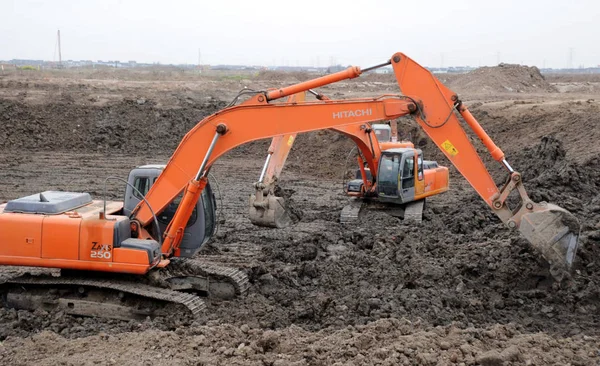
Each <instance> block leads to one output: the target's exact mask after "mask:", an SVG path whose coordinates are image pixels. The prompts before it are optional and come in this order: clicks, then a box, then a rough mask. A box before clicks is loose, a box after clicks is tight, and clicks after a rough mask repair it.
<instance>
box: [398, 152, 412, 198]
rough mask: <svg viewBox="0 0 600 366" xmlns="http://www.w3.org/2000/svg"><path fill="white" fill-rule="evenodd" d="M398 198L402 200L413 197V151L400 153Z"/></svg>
mask: <svg viewBox="0 0 600 366" xmlns="http://www.w3.org/2000/svg"><path fill="white" fill-rule="evenodd" d="M400 169H401V174H402V175H401V179H400V182H399V183H400V187H399V189H400V198H401V200H402V202H410V201H413V200H414V199H415V153H414V152H413V151H409V152H405V153H404V154H402V165H401V167H400Z"/></svg>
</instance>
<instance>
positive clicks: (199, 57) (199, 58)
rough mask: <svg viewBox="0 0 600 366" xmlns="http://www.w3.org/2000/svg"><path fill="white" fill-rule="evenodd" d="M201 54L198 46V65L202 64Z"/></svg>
mask: <svg viewBox="0 0 600 366" xmlns="http://www.w3.org/2000/svg"><path fill="white" fill-rule="evenodd" d="M201 60H202V54H201V53H200V49H199V48H198V66H200V65H202V62H201Z"/></svg>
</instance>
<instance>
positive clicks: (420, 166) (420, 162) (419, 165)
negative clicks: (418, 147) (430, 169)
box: [417, 155, 423, 180]
mask: <svg viewBox="0 0 600 366" xmlns="http://www.w3.org/2000/svg"><path fill="white" fill-rule="evenodd" d="M417 169H418V170H419V171H418V173H417V174H418V177H417V178H419V180H423V157H422V156H421V155H419V157H418V158H417Z"/></svg>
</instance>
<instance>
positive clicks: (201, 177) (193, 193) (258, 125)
mask: <svg viewBox="0 0 600 366" xmlns="http://www.w3.org/2000/svg"><path fill="white" fill-rule="evenodd" d="M389 64H391V65H392V67H393V69H394V73H395V76H396V79H397V81H398V86H399V88H400V90H401V91H402V93H403V95H401V96H395V97H390V96H385V97H381V98H363V99H350V100H339V101H332V100H326V101H316V102H305V103H295V102H288V103H285V102H284V103H270V101H273V100H275V99H278V98H283V97H287V96H290V95H292V94H296V93H299V92H302V91H307V90H310V89H313V88H316V87H319V86H323V85H327V84H330V83H333V82H337V81H340V80H344V79H350V78H355V77H358V76H359V75H360V74H361V70H360V69H359V68H358V67H350V68H348V69H346V70H344V71H341V72H338V73H335V74H331V75H327V76H324V77H320V78H316V79H313V80H309V81H306V82H303V83H299V84H296V85H292V86H289V87H286V88H281V89H276V90H270V91H267V92H261V93H258V94H256V95H255V96H254V97H252V98H251V99H249V100H247V101H246V102H244V103H243V104H241V105H239V106H235V107H230V108H227V109H224V110H222V111H220V112H217V113H215V114H213V115H211V116H209V117H207V118H205V119H204V120H202V121H201V122H199V123H198V124H197V125H196V126H195V127H194V128H193V129H192V130H191V131H190V132H188V134H187V135H186V136H185V137H184V138H183V140H182V142H181V143H180V145H179V147H178V148H177V150H176V151H175V153H174V154H173V156H172V157H171V159H170V161H169V163H168V164H167V166H166V168H165V170H164V171H163V173H162V174H161V175H160V176H159V178H158V180H157V181H156V183H155V184H154V185H153V186H152V188H151V190H150V191H149V192H148V194H147V196H146V200H147V202H148V203H149V204H150V206H151V207H152V208H153V209H154V210H155V212H161V211H162V210H163V209H164V208H165V207H166V206H167V205H168V204H169V203H170V202H171V201H172V200H173V199H174V198H175V197H176V196H177V195H178V194H180V193H181V192H182V191H184V195H183V198H182V200H181V203H180V204H179V206H178V209H177V211H176V213H175V215H174V217H173V219H172V221H171V223H170V225H169V226H168V228H167V230H166V232H165V234H164V241H163V247H162V251H163V253H164V254H165V255H167V256H168V255H172V253H173V251H175V250H176V249H177V248H178V245H179V242H180V240H181V237H182V235H183V231H184V229H185V225H186V223H187V220H188V219H189V217H190V215H191V212H192V210H193V206H194V205H195V202H196V201H197V199H198V197H199V196H200V194H201V192H202V189H203V187H204V186H205V185H206V181H207V178H206V175H207V172H208V170H209V169H210V167H211V165H212V164H213V163H214V161H215V160H216V159H218V158H219V157H220V156H222V155H223V154H225V153H226V152H227V151H229V150H231V149H233V148H235V147H237V146H239V145H242V144H244V143H247V142H250V141H254V140H258V139H263V138H269V137H274V136H279V135H292V134H297V133H303V132H308V131H316V130H322V129H328V128H339V129H343V128H360V126H361V123H369V122H378V121H382V120H389V119H394V118H397V117H400V116H403V115H406V114H411V113H412V114H413V115H414V116H415V119H416V120H417V122H418V123H419V125H420V126H421V127H422V128H423V129H424V130H425V132H426V133H427V134H428V135H429V136H430V137H431V139H432V140H433V141H434V143H435V144H436V145H437V146H438V147H440V149H441V150H442V151H443V152H444V154H445V155H446V156H447V157H448V159H449V160H450V161H451V162H452V163H453V164H454V165H455V166H456V167H457V169H458V171H459V172H460V173H461V174H462V175H463V176H464V177H465V178H466V179H467V181H468V182H469V183H470V184H471V185H472V186H473V188H474V189H475V190H476V191H477V193H478V194H479V195H480V196H481V197H482V199H483V200H484V201H485V202H486V203H487V204H488V205H489V206H490V207H491V208H492V210H494V212H495V213H496V214H497V215H498V217H500V219H501V220H502V221H503V222H504V223H506V224H507V225H508V226H509V227H513V228H518V229H519V230H520V231H521V233H522V234H523V235H524V236H525V237H526V238H527V239H528V240H529V241H530V243H531V244H532V245H533V246H534V247H535V248H536V249H538V250H539V251H540V252H541V253H542V255H543V256H544V257H545V258H546V259H547V260H548V262H549V263H550V265H551V272H552V274H553V275H554V276H555V277H562V275H563V274H565V273H568V270H569V269H570V267H571V264H572V262H573V259H574V256H575V252H576V250H577V238H578V234H579V224H578V222H577V220H576V219H575V218H574V217H573V215H571V214H570V213H569V212H567V211H565V210H563V209H561V208H560V207H558V206H555V205H551V204H545V203H540V204H538V203H535V202H533V201H531V200H530V199H529V198H528V196H527V193H526V192H525V189H524V188H523V185H522V182H521V179H520V178H521V176H520V174H519V173H517V172H515V171H513V169H512V168H511V167H510V165H508V163H507V162H506V160H505V158H504V154H503V153H502V151H501V150H500V149H499V148H497V147H496V145H495V144H494V143H493V142H492V140H491V139H490V138H489V136H488V135H487V134H486V133H485V131H484V130H483V128H481V126H480V125H479V124H478V123H477V121H476V120H475V118H473V116H472V115H471V114H470V113H469V111H468V110H467V108H466V107H465V106H464V105H463V104H462V103H461V102H460V100H459V99H458V96H457V95H456V94H455V93H454V92H452V91H451V90H450V89H448V88H447V87H445V86H444V85H443V84H441V82H440V81H439V80H437V79H436V78H435V77H434V76H433V75H432V74H431V73H430V72H429V71H428V70H426V69H425V68H423V67H422V66H420V65H419V64H417V63H416V62H414V61H413V60H411V59H410V58H408V57H407V56H405V55H404V54H402V53H396V54H394V55H393V56H392V58H391V59H390V60H389V61H388V62H386V63H384V64H381V65H377V66H375V67H381V66H386V65H389ZM375 67H373V68H375ZM370 69H372V68H369V69H365V71H366V70H370ZM455 110H458V112H459V113H460V114H461V115H462V116H463V118H464V119H465V121H466V122H467V124H468V125H469V126H470V127H471V129H472V130H473V131H474V132H475V134H476V135H477V136H478V137H479V138H480V139H481V140H482V142H483V143H484V145H485V146H486V147H487V148H488V149H489V150H490V153H491V155H492V157H493V158H494V159H496V160H498V161H500V162H502V164H503V165H504V166H505V167H506V169H507V170H508V173H509V176H510V179H509V180H508V181H507V184H505V185H504V186H503V187H502V188H498V187H497V186H496V184H495V183H494V181H493V179H492V177H491V176H490V174H489V172H488V170H487V168H486V166H485V164H484V163H483V161H482V159H481V158H480V156H479V154H478V153H477V151H476V150H475V147H474V146H473V145H472V144H471V142H470V139H469V137H468V136H467V134H466V132H465V130H464V129H463V128H462V126H461V125H460V123H459V120H458V118H457V116H456V115H455ZM350 126H355V127H350ZM349 136H350V137H352V136H360V134H357V133H352V134H350V135H349ZM358 140H359V141H358V143H359V148H361V145H360V144H361V143H364V147H365V148H370V146H368V144H367V143H366V140H364V139H360V138H359V139H358ZM355 142H356V140H355ZM367 155H370V154H367ZM373 155H374V154H373ZM374 156H378V155H374ZM368 163H369V165H372V164H371V163H370V162H368ZM373 165H375V164H374V163H373ZM513 191H517V192H518V194H519V196H520V198H521V202H520V204H519V205H518V206H517V207H515V208H513V209H510V208H509V207H508V204H507V198H508V195H509V194H510V193H511V192H513ZM134 218H135V219H137V220H138V221H139V223H140V224H141V225H142V226H143V227H147V226H148V225H149V224H150V222H151V220H152V213H151V210H150V208H149V207H148V205H147V204H146V202H145V201H143V202H141V203H140V204H139V205H138V207H137V208H136V210H135V211H134Z"/></svg>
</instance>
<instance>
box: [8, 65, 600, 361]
mask: <svg viewBox="0 0 600 366" xmlns="http://www.w3.org/2000/svg"><path fill="white" fill-rule="evenodd" d="M502 67H503V68H506V67H509V66H502ZM510 68H511V69H512V68H516V69H519V67H515V66H510ZM496 69H499V68H496ZM521 69H522V70H517V71H515V72H514V74H515V75H516V77H519V78H521V79H522V80H521V81H522V82H523V83H525V82H526V83H529V87H528V88H526V89H523V90H524V92H523V93H518V94H515V93H512V92H510V91H509V90H506V93H504V91H503V92H497V93H494V94H490V93H488V92H487V90H484V89H485V88H483V87H482V85H481V84H479V85H473V84H472V81H469V80H470V79H471V78H472V77H473V75H476V74H477V73H475V74H473V75H471V76H468V75H460V76H453V77H452V80H449V81H448V83H449V84H450V85H451V86H452V84H455V83H456V85H459V84H460V85H463V86H464V88H463V89H464V90H461V94H460V95H461V97H462V99H463V100H465V103H467V104H468V105H470V106H471V109H472V111H473V113H474V114H475V116H476V117H477V118H478V119H479V121H480V123H481V124H482V125H483V127H484V128H485V129H486V130H487V131H488V133H489V134H490V136H491V137H492V138H494V139H495V141H496V142H497V144H498V145H499V146H500V147H502V148H503V149H504V151H505V153H506V156H507V159H508V161H509V162H510V163H511V164H512V166H513V167H514V168H515V169H517V170H518V171H520V172H522V174H523V178H524V182H525V186H526V188H527V189H528V191H529V193H530V196H531V197H532V198H533V199H534V200H546V201H549V202H553V203H556V204H558V205H560V206H562V207H564V208H566V209H567V210H570V211H571V212H572V213H574V214H575V215H576V216H577V218H578V219H579V220H580V222H581V224H582V231H581V237H580V243H581V244H580V250H579V255H578V258H577V263H576V266H575V267H576V268H575V269H574V271H573V276H572V278H571V279H570V280H567V281H565V282H563V283H557V282H555V281H554V280H553V279H552V277H551V276H550V275H549V273H548V268H547V267H548V266H547V264H545V262H544V261H543V260H542V259H540V257H539V256H538V255H537V253H536V252H534V251H533V250H532V249H531V248H530V247H529V245H528V243H527V242H526V241H525V240H524V239H523V238H522V237H520V236H519V234H518V233H517V232H515V231H510V230H509V229H507V228H506V227H504V225H502V224H501V222H500V221H499V220H498V219H497V218H496V217H495V216H494V214H493V213H492V212H491V211H490V210H489V209H488V207H487V206H486V205H485V204H484V203H483V201H482V200H481V199H480V198H479V197H478V196H477V194H476V193H475V191H474V190H473V189H472V188H471V187H470V186H469V184H468V183H467V182H466V181H465V180H464V179H463V178H462V177H461V176H460V174H459V173H458V172H457V171H456V170H455V169H453V168H451V171H450V174H451V190H450V191H449V192H447V193H444V194H442V195H440V196H436V197H434V198H431V199H430V200H428V202H427V205H426V209H425V212H424V221H423V223H422V224H414V223H405V222H403V221H402V220H400V219H397V218H394V217H392V216H389V215H387V214H385V213H383V212H377V211H368V212H367V213H366V215H365V217H364V218H363V219H362V220H361V222H360V223H359V224H357V225H354V226H344V225H341V224H340V223H339V214H340V211H341V209H342V207H343V206H344V205H345V204H346V202H347V198H345V196H344V194H343V192H342V183H343V182H342V181H343V179H344V178H346V177H348V175H349V173H350V172H351V171H352V169H353V166H352V164H353V163H352V162H353V161H354V159H348V156H349V152H350V149H351V148H352V146H353V145H352V143H351V141H349V140H348V139H346V138H344V137H342V136H341V135H337V134H335V133H333V132H330V131H321V132H315V133H311V134H306V135H301V136H299V137H298V139H297V143H296V145H295V146H294V149H293V150H292V152H291V155H290V158H289V160H288V164H287V165H286V169H285V170H284V173H283V175H282V179H281V186H282V188H283V189H284V190H285V192H286V194H287V195H290V196H291V200H292V204H293V206H294V208H295V210H296V211H297V212H298V213H299V221H298V222H297V223H296V224H295V225H293V226H291V227H289V228H285V229H268V228H259V227H254V226H253V225H252V224H251V223H250V221H249V219H248V217H247V212H248V206H247V202H248V195H249V194H251V193H252V183H253V182H255V181H256V180H257V178H258V175H259V173H260V169H261V167H262V163H263V159H264V157H265V154H266V149H267V146H268V144H269V141H259V142H255V143H251V144H248V145H246V146H242V147H240V148H238V149H236V150H234V151H232V152H230V153H229V154H227V155H226V156H225V157H223V158H222V159H220V160H219V161H218V162H217V163H216V164H215V166H214V167H213V168H212V170H211V173H212V176H211V179H212V181H213V184H214V186H215V188H218V189H217V196H218V203H219V215H220V218H219V227H218V233H217V234H216V236H215V238H214V239H213V240H212V241H211V242H210V243H209V244H207V245H205V247H204V248H203V249H202V250H201V252H200V253H199V254H198V255H199V256H208V257H210V258H211V260H212V261H214V262H221V263H223V264H224V265H229V266H233V267H236V268H240V269H242V270H243V271H245V272H246V273H247V274H248V276H249V278H250V280H251V284H252V285H251V288H250V291H249V293H248V294H247V295H246V296H243V297H239V298H236V299H233V300H228V301H225V300H216V299H207V305H208V310H207V312H206V314H205V317H204V318H202V319H201V320H198V321H196V322H193V323H192V324H189V323H178V322H177V321H174V320H173V319H168V318H155V319H147V320H146V321H143V322H136V321H129V322H128V321H117V320H106V319H97V318H81V317H74V316H70V315H66V314H64V313H62V312H50V313H48V312H45V311H42V310H37V311H33V312H30V311H24V310H14V309H8V308H0V341H1V343H0V364H6V365H31V364H36V365H92V364H127V365H153V364H169V365H214V364H221V365H399V364H403V365H446V364H457V365H460V364H462V365H479V364H480V365H521V364H527V365H547V364H557V365H566V364H571V365H599V364H600V195H599V194H598V192H599V190H600V144H598V141H599V140H600V94H597V93H596V94H594V93H592V92H590V91H589V90H588V89H585V88H584V89H580V91H579V92H573V91H570V92H561V91H560V88H556V87H555V85H554V84H553V83H551V82H548V81H546V83H547V85H546V84H543V83H541V82H539V80H537V79H536V81H535V82H533V81H531V80H530V79H531V78H534V77H533V76H531V75H534V76H535V75H537V74H536V73H537V71H536V70H533V71H532V69H524V68H521ZM485 72H486V73H490V72H491V73H494V70H486V71H485ZM519 75H521V76H519ZM522 75H525V76H522ZM55 76H56V75H54V76H53V77H47V78H43V77H39V76H36V75H23V74H17V75H8V76H4V77H3V78H0V202H3V201H6V200H9V199H13V198H16V197H20V196H24V195H29V194H33V193H36V192H41V191H44V190H50V189H60V190H69V191H86V192H90V193H91V194H92V195H93V196H94V197H98V198H102V191H103V186H104V184H105V183H104V178H105V177H107V176H109V175H112V176H120V177H126V176H127V174H128V172H129V170H130V169H131V168H133V167H135V166H137V165H140V164H146V163H156V162H166V161H167V160H168V158H169V156H170V154H171V153H172V151H173V150H174V149H175V148H176V146H177V144H178V143H179V141H180V139H181V138H182V136H183V135H184V134H185V132H186V131H188V130H189V129H190V128H191V127H192V126H193V125H194V124H195V123H196V122H197V121H198V120H200V119H202V118H203V117H205V116H207V115H209V114H211V113H214V112H216V111H217V110H219V109H220V108H223V107H224V106H225V105H226V104H227V103H228V102H229V101H230V100H231V99H232V97H233V96H234V95H235V94H237V91H238V90H239V89H241V87H243V86H245V85H247V86H248V87H251V88H255V89H265V88H267V87H269V86H280V85H285V84H286V82H285V78H284V77H282V78H283V79H284V80H283V81H276V80H271V79H270V77H271V76H272V75H270V76H265V75H261V74H259V75H258V76H254V77H250V78H249V79H248V80H233V81H232V80H230V79H227V80H221V81H215V80H209V79H206V80H204V79H199V78H197V79H194V80H192V81H185V80H183V81H182V80H178V81H172V82H170V81H168V80H166V81H165V80H162V79H158V80H161V81H158V80H147V75H146V76H144V78H142V79H140V80H136V79H135V77H134V76H132V75H130V74H128V75H127V77H126V78H123V79H119V80H115V79H110V78H106V79H90V78H86V77H85V75H83V76H82V75H80V74H77V75H76V76H73V77H72V78H69V77H68V76H69V75H68V70H64V74H63V75H60V77H55ZM461 77H466V78H468V80H467V81H461ZM488 77H489V78H491V79H493V80H500V79H501V78H503V77H505V74H504V73H503V71H502V72H500V71H497V70H496V73H495V74H494V75H493V76H488ZM294 78H296V79H300V80H301V79H302V78H303V76H302V75H299V76H298V75H296V76H294ZM556 82H557V83H560V82H568V83H575V84H576V83H587V82H588V81H585V80H574V79H567V80H566V81H560V80H558V81H556ZM592 82H594V81H592ZM507 85H508V84H507ZM511 88H512V87H511ZM457 89H460V88H457ZM513 89H514V88H513ZM551 89H553V90H552V92H549V91H551ZM320 91H322V92H323V93H325V94H327V95H329V96H331V97H335V98H348V97H359V96H377V95H380V94H384V93H389V92H397V86H395V85H394V81H393V79H388V78H387V77H382V78H379V77H378V78H375V77H374V76H372V77H370V78H367V79H360V78H359V79H356V80H351V81H347V82H342V83H338V84H336V85H332V86H328V87H324V88H322V90H320ZM249 123H260V121H249ZM400 133H401V135H402V137H404V138H410V139H411V140H412V141H414V142H415V144H416V145H418V146H419V147H421V148H422V149H423V150H424V153H425V154H426V156H427V158H428V159H435V160H438V161H439V162H440V163H441V164H443V165H449V163H448V161H447V160H446V159H445V158H444V156H443V155H442V154H441V153H440V152H439V151H438V149H437V148H436V146H435V145H433V144H432V143H431V141H430V140H428V138H427V137H426V136H425V135H424V134H423V133H422V132H421V131H420V130H419V129H418V127H417V126H416V124H415V123H414V122H412V120H410V119H408V118H406V119H402V120H401V123H400ZM474 142H475V143H476V145H477V147H478V150H479V151H480V153H481V155H482V156H483V157H484V161H485V162H486V163H488V164H489V166H490V167H493V169H491V171H492V174H493V176H494V177H495V179H496V180H497V182H498V183H499V184H500V183H501V182H502V181H503V179H504V178H505V173H504V172H503V171H502V170H501V169H500V167H499V166H498V165H499V164H497V163H496V162H494V161H493V160H492V159H491V158H489V157H488V155H489V154H487V152H486V151H485V149H484V148H483V146H482V145H481V144H479V142H478V141H475V140H474ZM231 172H235V173H234V174H232V173H231ZM123 188H124V187H121V186H120V184H119V183H112V182H109V198H112V199H116V198H121V197H122V196H123ZM0 244H1V243H0ZM11 270H14V269H12V268H5V269H3V270H2V271H4V272H6V271H11Z"/></svg>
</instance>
